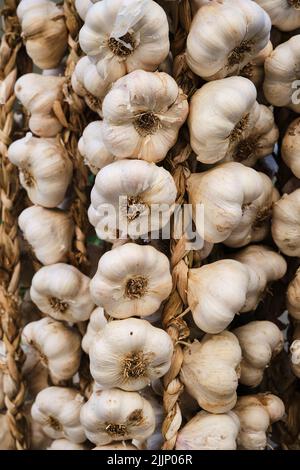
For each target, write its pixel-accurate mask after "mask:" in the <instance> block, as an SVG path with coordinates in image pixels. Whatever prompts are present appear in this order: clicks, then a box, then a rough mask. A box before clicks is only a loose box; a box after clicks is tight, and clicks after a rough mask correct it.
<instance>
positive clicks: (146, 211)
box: [88, 160, 177, 240]
mask: <svg viewBox="0 0 300 470" xmlns="http://www.w3.org/2000/svg"><path fill="white" fill-rule="evenodd" d="M112 188H113V190H112ZM176 194H177V189H176V186H175V183H174V180H173V178H172V176H171V175H170V173H169V172H168V171H166V170H165V169H164V168H161V167H157V166H156V165H154V164H153V163H148V162H144V161H140V160H122V161H116V162H114V163H111V164H110V165H107V166H105V167H104V168H102V170H100V171H99V173H98V174H97V176H96V180H95V184H94V187H93V189H92V192H91V206H90V207H89V210H88V216H89V220H90V222H91V224H92V225H93V226H94V227H95V229H96V233H97V235H98V237H99V238H101V239H102V240H115V239H116V238H123V237H124V236H125V238H127V236H130V238H132V239H134V238H138V237H141V236H143V235H146V234H147V233H148V232H149V231H156V230H159V229H160V228H161V227H163V226H165V225H166V224H168V222H169V219H170V216H171V214H172V212H173V210H174V203H175V200H176ZM117 232H118V233H117ZM117 235H118V236H117Z"/></svg>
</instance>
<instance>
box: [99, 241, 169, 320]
mask: <svg viewBox="0 0 300 470" xmlns="http://www.w3.org/2000/svg"><path fill="white" fill-rule="evenodd" d="M90 290H91V294H92V297H93V299H94V301H95V303H96V304H97V305H101V306H102V307H103V308H104V309H105V311H106V312H107V313H108V315H110V316H112V317H114V318H128V317H131V316H139V317H146V316H148V315H151V314H152V313H154V312H155V311H156V310H158V309H159V307H160V304H161V302H162V301H163V300H165V299H166V298H167V297H168V296H169V294H170V293H171V290H172V277H171V274H170V263H169V260H168V258H167V257H166V256H165V255H164V254H163V253H160V252H159V251H158V250H156V249H155V248H153V247H152V246H143V245H136V244H134V243H126V244H125V245H123V246H119V247H117V248H114V249H113V250H111V251H107V252H106V253H104V255H102V257H101V258H100V260H99V264H98V269H97V272H96V274H95V276H94V277H93V279H92V280H91V284H90Z"/></svg>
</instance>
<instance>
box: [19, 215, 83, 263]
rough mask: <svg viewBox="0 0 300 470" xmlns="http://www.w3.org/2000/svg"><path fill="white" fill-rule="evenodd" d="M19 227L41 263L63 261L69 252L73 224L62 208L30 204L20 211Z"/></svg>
mask: <svg viewBox="0 0 300 470" xmlns="http://www.w3.org/2000/svg"><path fill="white" fill-rule="evenodd" d="M19 227H20V229H21V230H22V231H23V235H24V238H25V239H26V240H27V242H28V243H29V244H30V245H31V247H32V249H33V251H34V254H35V256H36V257H37V259H38V260H39V261H40V262H41V263H42V264H45V265H47V264H54V263H58V262H60V261H65V260H66V259H67V255H68V254H69V253H70V252H71V247H72V239H73V233H74V224H73V221H72V219H71V216H70V215H69V214H67V213H66V212H64V211H62V210H59V209H45V208H44V207H40V206H30V207H28V208H27V209H24V210H23V212H21V214H20V216H19Z"/></svg>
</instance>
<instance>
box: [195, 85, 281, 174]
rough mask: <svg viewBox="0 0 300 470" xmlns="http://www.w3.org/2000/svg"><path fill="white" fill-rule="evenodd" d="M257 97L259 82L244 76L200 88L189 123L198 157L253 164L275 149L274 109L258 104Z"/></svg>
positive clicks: (276, 132)
mask: <svg viewBox="0 0 300 470" xmlns="http://www.w3.org/2000/svg"><path fill="white" fill-rule="evenodd" d="M256 97H257V93H256V88H255V85H254V84H253V83H252V82H251V81H250V80H248V79H247V78H244V77H228V78H225V79H223V80H217V81H214V82H210V83H206V84H205V85H203V86H202V87H201V88H200V90H198V91H196V93H195V94H194V95H193V96H192V99H191V104H190V114H189V118H188V124H189V129H190V135H191V146H192V149H193V150H194V152H195V153H196V154H197V160H198V161H200V162H202V163H207V164H212V163H216V162H225V161H237V162H240V163H243V164H244V165H247V166H253V165H254V164H255V163H256V161H257V160H258V159H259V158H263V157H265V156H266V155H269V154H270V153H272V151H273V148H274V144H275V143H276V141H277V139H278V129H277V127H276V125H275V122H274V116H273V112H272V111H271V110H270V109H269V108H267V107H266V106H264V105H260V104H258V102H257V101H256ZM212 102H213V103H214V106H212Z"/></svg>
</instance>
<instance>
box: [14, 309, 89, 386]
mask: <svg viewBox="0 0 300 470" xmlns="http://www.w3.org/2000/svg"><path fill="white" fill-rule="evenodd" d="M22 343H23V345H24V346H25V348H26V353H27V355H30V354H33V355H35V356H36V359H37V361H39V362H40V363H41V364H42V365H43V366H44V367H46V368H47V369H48V370H49V373H50V375H51V378H52V380H53V382H55V383H58V382H60V381H62V380H68V379H71V378H72V377H73V375H75V374H76V372H77V370H78V368H79V365H80V356H81V350H80V335H79V334H78V333H77V331H76V330H73V329H71V328H70V327H68V326H65V325H64V324H63V323H60V322H57V321H55V320H52V318H42V319H41V320H38V321H34V322H31V323H28V324H27V325H26V326H25V327H24V329H23V332H22ZM25 364H26V363H25Z"/></svg>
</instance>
